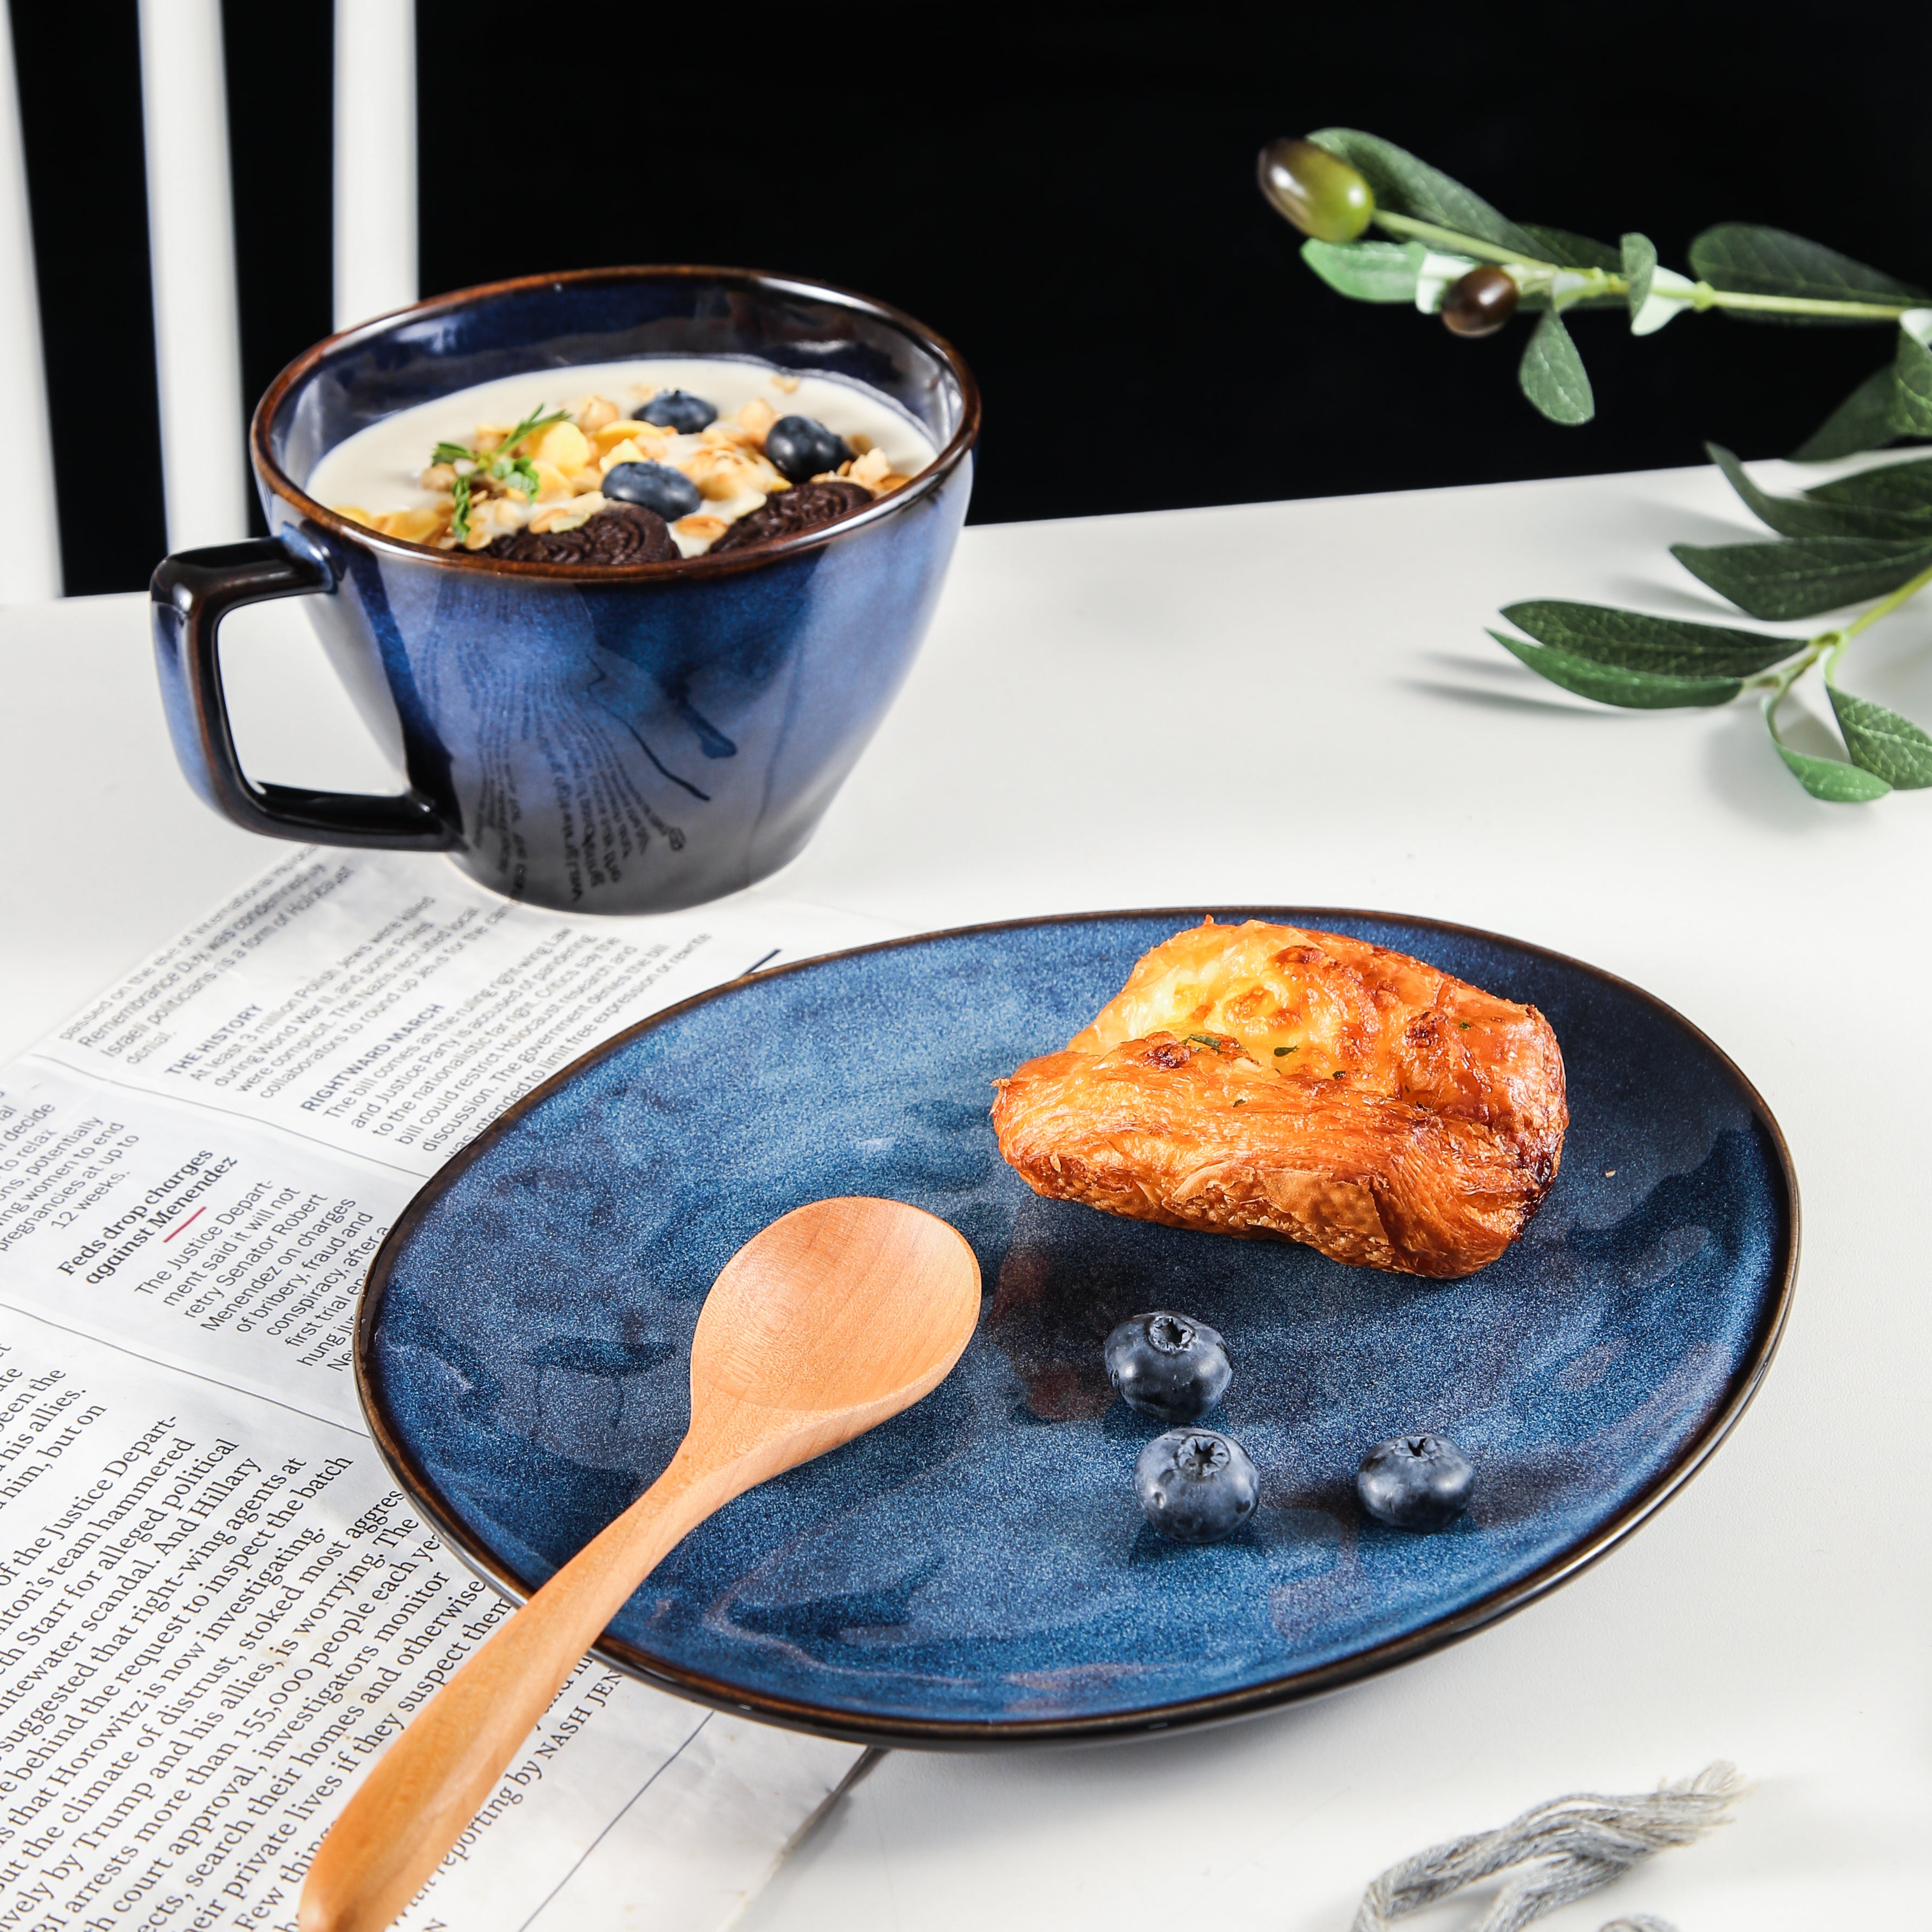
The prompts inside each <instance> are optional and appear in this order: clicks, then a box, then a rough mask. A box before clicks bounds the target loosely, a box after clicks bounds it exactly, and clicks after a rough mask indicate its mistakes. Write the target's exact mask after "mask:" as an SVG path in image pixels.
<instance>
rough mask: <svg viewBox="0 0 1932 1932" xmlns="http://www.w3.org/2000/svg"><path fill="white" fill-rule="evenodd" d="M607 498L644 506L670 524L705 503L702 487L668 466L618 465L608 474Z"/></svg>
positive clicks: (663, 464)
mask: <svg viewBox="0 0 1932 1932" xmlns="http://www.w3.org/2000/svg"><path fill="white" fill-rule="evenodd" d="M604 495H605V496H614V497H615V498H616V500H617V501H618V502H620V503H641V504H643V506H644V508H646V509H647V510H655V511H656V512H657V513H658V515H659V516H661V517H663V518H664V521H665V522H666V523H674V522H676V520H677V519H678V518H679V517H688V516H689V515H690V514H691V511H694V509H696V508H697V506H698V505H699V504H700V503H701V502H703V500H704V499H703V497H702V496H700V495H699V494H698V493H697V484H695V483H694V482H693V481H691V478H689V477H688V476H687V475H685V474H684V473H683V472H682V471H681V470H676V469H673V468H672V467H671V466H670V464H669V463H613V465H612V466H611V467H610V469H607V470H606V471H605V472H604Z"/></svg>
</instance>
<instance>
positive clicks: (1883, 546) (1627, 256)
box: [1262, 127, 1932, 804]
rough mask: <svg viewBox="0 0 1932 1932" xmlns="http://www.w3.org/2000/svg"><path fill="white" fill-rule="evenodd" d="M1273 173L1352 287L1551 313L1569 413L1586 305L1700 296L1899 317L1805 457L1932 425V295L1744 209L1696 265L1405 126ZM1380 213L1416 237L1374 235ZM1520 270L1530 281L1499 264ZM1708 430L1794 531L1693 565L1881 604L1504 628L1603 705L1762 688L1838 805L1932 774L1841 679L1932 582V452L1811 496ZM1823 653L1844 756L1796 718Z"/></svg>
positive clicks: (1783, 606)
mask: <svg viewBox="0 0 1932 1932" xmlns="http://www.w3.org/2000/svg"><path fill="white" fill-rule="evenodd" d="M1262 187H1263V190H1264V192H1265V193H1267V194H1268V199H1270V201H1271V202H1273V203H1274V205H1275V206H1276V208H1277V209H1278V210H1279V211H1281V212H1282V213H1283V214H1285V215H1286V216H1287V217H1288V218H1289V219H1290V220H1293V221H1294V222H1295V223H1296V224H1297V225H1298V226H1300V227H1301V228H1303V229H1304V231H1305V232H1307V233H1308V234H1309V236H1310V239H1309V240H1308V241H1307V242H1305V243H1304V245H1303V247H1302V251H1301V252H1302V256H1303V258H1304V260H1306V261H1307V263H1308V265H1309V266H1310V268H1312V269H1314V271H1315V272H1316V274H1317V275H1319V276H1320V277H1321V278H1322V280H1323V281H1325V282H1327V283H1328V285H1329V286H1330V287H1331V288H1334V289H1336V290H1339V291H1340V293H1343V295H1346V296H1352V297H1354V298H1355V299H1357V300H1358V301H1362V302H1414V303H1415V305H1416V306H1417V307H1418V308H1421V309H1423V310H1424V311H1426V312H1430V313H1434V312H1436V311H1442V313H1443V314H1444V317H1445V320H1447V321H1448V323H1450V326H1451V327H1452V328H1454V329H1457V330H1458V332H1460V333H1464V334H1472V335H1486V334H1490V333H1492V332H1493V331H1494V329H1497V328H1499V327H1501V326H1502V324H1503V323H1505V322H1506V321H1507V320H1508V317H1509V316H1510V314H1511V313H1512V312H1513V311H1514V310H1515V309H1517V308H1519V307H1520V308H1524V309H1527V310H1530V311H1536V312H1538V320H1537V322H1536V324H1535V327H1534V329H1532V332H1531V333H1530V337H1529V341H1528V343H1527V344H1526V346H1525V348H1524V350H1523V359H1522V362H1521V364H1520V367H1519V370H1518V380H1519V383H1520V386H1521V387H1522V389H1523V393H1524V395H1526V396H1527V397H1528V398H1529V401H1531V402H1532V404H1535V407H1537V408H1538V410H1541V413H1543V414H1544V416H1547V417H1548V418H1549V419H1550V420H1551V421H1552V422H1557V423H1560V424H1563V425H1566V426H1576V425H1581V424H1583V423H1586V422H1589V421H1590V420H1591V419H1592V417H1593V416H1595V413H1596V404H1595V398H1594V396H1593V395H1592V391H1591V388H1590V381H1589V376H1588V374H1586V371H1585V370H1584V368H1583V359H1582V357H1581V356H1580V354H1579V353H1578V352H1577V346H1576V343H1575V341H1574V339H1573V338H1572V337H1571V334H1570V332H1569V330H1568V327H1567V326H1566V325H1565V322H1564V320H1563V318H1564V315H1565V313H1566V312H1567V311H1569V310H1571V309H1572V308H1619V309H1622V310H1625V311H1626V312H1627V313H1628V317H1629V321H1630V326H1631V331H1632V332H1633V333H1634V334H1637V335H1649V334H1651V333H1652V332H1654V331H1655V330H1656V329H1659V328H1661V327H1662V326H1664V324H1665V323H1668V322H1670V321H1671V320H1674V318H1675V317H1676V316H1678V315H1679V314H1685V313H1686V312H1692V311H1695V312H1703V311H1711V310H1714V309H1715V310H1720V311H1726V312H1728V313H1730V314H1735V315H1736V316H1737V317H1739V319H1740V320H1745V321H1756V322H1771V323H1797V324H1810V325H1813V326H1819V325H1826V326H1852V327H1857V326H1883V327H1885V328H1888V329H1891V330H1892V331H1893V332H1894V339H1893V343H1892V356H1891V361H1890V362H1888V363H1887V364H1886V365H1885V366H1884V367H1882V368H1879V369H1876V370H1874V371H1873V372H1872V374H1870V376H1868V377H1866V379H1865V380H1864V381H1863V382H1862V383H1860V384H1859V385H1858V387H1857V388H1856V389H1854V390H1853V391H1852V393H1851V395H1849V396H1848V397H1846V398H1845V400H1844V401H1843V403H1841V404H1840V405H1839V406H1838V408H1837V409H1836V410H1834V411H1833V412H1832V414H1831V415H1830V416H1829V417H1827V418H1826V420H1825V422H1823V423H1822V424H1821V425H1820V426H1819V427H1818V428H1817V430H1816V431H1814V432H1813V434H1811V436H1810V437H1808V439H1807V440H1805V443H1803V444H1802V445H1801V446H1799V449H1797V450H1796V451H1795V452H1793V460H1794V461H1799V462H1808V461H1818V460H1825V459H1826V458H1835V457H1842V456H1849V455H1855V454H1857V453H1859V452H1864V451H1868V450H1876V449H1882V448H1884V447H1885V446H1887V445H1888V444H1891V443H1896V442H1897V441H1899V440H1900V439H1902V438H1907V437H1910V438H1922V437H1932V294H1928V293H1927V292H1926V291H1925V290H1922V289H1919V288H1918V287H1914V286H1913V285H1912V284H1910V283H1909V282H1903V281H1900V280H1898V279H1897V278H1896V277H1894V276H1892V275H1888V274H1886V273H1885V272H1883V271H1882V270H1879V269H1872V268H1868V267H1867V266H1865V265H1864V263H1860V262H1855V261H1853V260H1852V259H1851V258H1850V257H1849V256H1846V255H1841V254H1838V252H1837V251H1835V250H1834V249H1830V248H1825V247H1823V246H1822V245H1820V244H1819V243H1817V242H1808V241H1806V240H1805V239H1803V238H1802V236H1796V235H1791V234H1787V233H1785V232H1784V230H1783V229H1776V228H1766V227H1761V226H1755V225H1754V224H1751V223H1745V222H1726V223H1721V225H1720V226H1717V227H1715V228H1709V229H1706V230H1705V231H1704V233H1703V234H1701V235H1700V236H1698V237H1697V239H1696V240H1695V241H1694V242H1692V243H1691V251H1690V253H1691V268H1692V269H1693V270H1694V272H1695V274H1696V275H1697V280H1696V281H1691V279H1689V278H1687V277H1685V276H1682V275H1676V274H1673V272H1670V271H1669V270H1667V269H1662V268H1660V267H1659V266H1658V257H1657V250H1656V248H1655V246H1654V245H1652V243H1651V242H1650V241H1649V239H1647V238H1646V236H1642V235H1639V234H1630V235H1625V236H1623V237H1622V241H1621V243H1620V245H1619V246H1618V247H1617V248H1611V247H1610V245H1609V244H1608V243H1607V242H1596V241H1592V240H1591V239H1589V238H1588V237H1587V236H1577V235H1571V234H1569V233H1566V232H1565V231H1564V230H1562V229H1555V228H1541V227H1530V226H1520V225H1518V224H1517V223H1514V222H1512V221H1511V220H1508V219H1507V218H1506V217H1505V216H1503V215H1502V214H1499V212H1498V211H1496V209H1495V208H1492V207H1491V206H1490V204H1489V203H1488V202H1486V201H1484V200H1483V199H1481V197H1480V196H1477V195H1475V194H1473V193H1471V192H1470V190H1469V189H1467V188H1466V187H1463V185H1462V184H1461V183H1460V182H1459V181H1454V180H1452V179H1451V178H1450V177H1449V176H1448V175H1445V174H1443V173H1442V172H1439V170H1438V169H1434V168H1432V167H1430V166H1429V165H1428V164H1427V163H1426V162H1424V161H1421V160H1418V159H1417V158H1416V157H1415V156H1414V155H1413V154H1408V153H1406V152H1405V151H1403V149H1402V148H1398V147H1397V146H1395V145H1394V143H1393V142H1388V141H1384V140H1382V139H1379V137H1377V136H1375V135H1373V134H1365V133H1361V132H1359V131H1358V130H1355V129H1353V128H1347V127H1330V128H1325V129H1323V130H1322V131H1321V132H1320V133H1316V134H1312V135H1310V136H1309V137H1308V139H1307V141H1306V142H1275V143H1274V144H1272V145H1271V146H1270V147H1269V148H1266V149H1265V150H1263V152H1262ZM1371 224H1373V226H1377V227H1379V228H1381V229H1383V230H1384V231H1385V233H1388V234H1391V235H1394V236H1400V238H1402V239H1400V241H1399V242H1373V241H1366V240H1363V239H1360V238H1361V236H1363V235H1364V234H1365V233H1366V232H1367V229H1368V227H1369V226H1370V225H1371ZM1499 271H1500V272H1501V273H1502V275H1505V276H1506V277H1507V278H1508V287H1504V286H1502V285H1501V284H1499V281H1497V280H1496V278H1497V275H1498V272H1499ZM1706 449H1708V450H1709V454H1710V456H1711V459H1712V461H1713V462H1714V463H1716V464H1717V465H1718V468H1719V469H1721V471H1722V472H1723V473H1724V476H1725V478H1726V479H1727V481H1729V482H1730V484H1731V486H1732V487H1733V489H1734V490H1736V492H1737V493H1738V495H1739V497H1740V498H1741V499H1742V500H1743V502H1744V503H1745V506H1746V507H1747V508H1748V509H1749V510H1750V511H1751V513H1752V514H1753V515H1754V516H1755V517H1757V518H1758V520H1760V522H1761V523H1764V524H1765V525H1766V526H1767V527H1768V528H1769V529H1770V530H1771V531H1772V532H1773V540H1772V541H1768V542H1766V541H1760V542H1753V543H1739V544H1717V545H1704V544H1673V545H1672V546H1671V554H1672V555H1673V556H1674V557H1676V559H1677V560H1678V562H1680V563H1681V564H1682V565H1684V567H1685V569H1687V570H1688V571H1690V572H1691V574H1692V575H1693V576H1694V577H1697V579H1698V580H1699V581H1700V582H1701V583H1704V584H1706V586H1709V588H1710V589H1712V590H1715V592H1717V593H1718V595H1719V596H1721V597H1722V598H1724V599H1725V600H1726V601H1727V602H1729V603H1731V604H1735V605H1736V607H1738V608H1739V610H1742V611H1743V612H1744V613H1745V614H1746V615H1747V616H1751V617H1756V618H1759V619H1763V620H1766V621H1767V622H1786V621H1789V620H1790V619H1795V618H1802V617H1809V616H1819V615H1822V614H1823V613H1827V612H1830V611H1835V610H1843V609H1844V608H1846V607H1848V606H1851V605H1855V604H1864V605H1865V606H1866V608H1865V609H1864V610H1862V611H1861V612H1860V613H1859V614H1858V615H1857V616H1854V617H1853V618H1852V619H1850V620H1849V622H1846V623H1843V624H1841V625H1836V626H1835V627H1833V628H1831V629H1829V630H1824V631H1817V632H1816V633H1815V634H1812V635H1811V636H1808V637H1789V636H1787V637H1778V636H1770V635H1767V634H1764V633H1763V632H1761V631H1743V630H1733V629H1730V628H1725V627H1724V626H1722V625H1715V624H1702V623H1693V622H1687V621H1685V620H1684V619H1679V618H1668V617H1654V616H1646V615H1645V614H1643V613H1640V612H1638V611H1634V610H1619V609H1615V608H1613V607H1610V606H1607V605H1604V604H1574V603H1565V602H1562V601H1550V600H1539V601H1529V602H1525V603H1520V604H1510V605H1508V606H1507V607H1505V610H1504V611H1503V613H1502V614H1503V616H1505V618H1507V619H1508V620H1509V622H1511V624H1512V625H1514V626H1515V627H1516V629H1517V631H1520V632H1523V633H1524V634H1525V636H1523V637H1519V636H1514V635H1511V634H1508V633H1507V632H1505V631H1495V630H1493V631H1490V636H1491V637H1494V638H1495V639H1496V642H1497V643H1499V644H1501V645H1502V646H1503V648H1504V649H1505V650H1507V651H1508V652H1511V654H1512V655H1514V656H1515V657H1517V658H1519V659H1520V661H1522V662H1523V664H1526V665H1527V666H1528V667H1529V668H1530V669H1531V670H1533V671H1535V673H1537V674H1538V676H1541V677H1544V678H1547V679H1548V680H1549V681H1550V682H1551V683H1553V684H1556V685H1561V686H1562V688H1564V689H1565V690H1566V691H1574V692H1575V693H1576V694H1577V695H1578V696H1580V697H1588V698H1591V699H1592V700H1595V701H1596V702H1598V703H1604V704H1613V705H1618V706H1623V707H1624V708H1625V709H1634V710H1665V709H1682V708H1687V707H1710V706H1718V705H1724V704H1727V703H1731V702H1732V701H1733V700H1735V699H1736V698H1737V697H1740V696H1741V695H1742V694H1746V693H1751V694H1762V697H1763V706H1764V717H1765V723H1766V727H1767V729H1768V730H1769V733H1770V736H1771V739H1772V743H1773V745H1775V747H1776V748H1777V750H1778V754H1779V756H1780V757H1781V758H1782V759H1783V760H1784V763H1785V765H1786V766H1787V768H1788V769H1790V772H1791V773H1792V775H1793V777H1795V778H1796V779H1797V780H1798V781H1799V784H1802V786H1803V787H1805V790H1807V791H1808V792H1809V793H1811V795H1812V796H1813V797H1814V798H1817V799H1824V800H1826V802H1829V803H1832V804H1862V803H1867V802H1870V800H1872V799H1877V798H1882V797H1883V796H1885V794H1886V793H1888V792H1890V791H1895V790H1896V791H1904V790H1923V789H1925V788H1927V787H1932V736H1927V733H1925V732H1924V731H1922V730H1920V728H1919V727H1918V726H1917V725H1916V724H1913V723H1912V721H1910V720H1909V718H1903V717H1901V716H1900V715H1899V714H1898V713H1897V712H1894V711H1891V710H1888V709H1886V708H1885V706H1883V705H1881V704H1876V703H1873V701H1872V700H1870V699H1869V698H1864V697H1858V696H1856V695H1855V694H1853V693H1852V692H1850V691H1846V690H1845V689H1844V688H1843V687H1842V686H1841V685H1840V683H1839V682H1838V670H1839V665H1840V663H1841V660H1842V659H1843V656H1844V654H1845V652H1846V648H1847V647H1848V646H1849V645H1850V643H1852V640H1853V639H1855V637H1858V636H1859V635H1860V634H1862V633H1863V632H1864V631H1867V630H1868V629H1870V627H1871V626H1872V625H1874V624H1876V623H1877V622H1879V621H1880V620H1881V619H1884V618H1885V617H1888V616H1891V614H1892V613H1893V612H1894V611H1896V610H1898V609H1899V608H1900V607H1901V606H1902V605H1903V604H1906V602H1908V601H1909V600H1910V599H1911V598H1914V597H1915V596H1916V595H1918V593H1919V592H1921V590H1924V589H1925V588H1926V587H1927V586H1928V585H1929V584H1932V458H1927V457H1921V458H1914V459H1912V460H1903V461H1898V462H1894V463H1888V464H1885V465H1884V466H1881V467H1878V468H1875V469H1866V470H1864V471H1862V472H1860V473H1859V474H1858V475H1852V476H1842V477H1839V478H1836V479H1835V480H1833V481H1829V482H1825V483H1820V484H1817V485H1815V486H1814V487H1811V488H1810V489H1808V490H1805V491H1803V492H1802V493H1801V494H1800V495H1798V496H1778V495H1773V494H1772V493H1769V492H1767V491H1766V490H1763V489H1762V488H1760V487H1759V485H1758V484H1757V483H1755V482H1754V481H1753V480H1752V478H1751V476H1750V475H1748V473H1747V472H1746V471H1745V467H1744V466H1743V465H1742V463H1740V462H1739V460H1738V459H1737V458H1736V457H1735V456H1734V455H1732V453H1731V452H1730V451H1729V450H1727V449H1720V448H1719V447H1718V446H1716V445H1715V444H1707V445H1706ZM1526 637H1527V638H1528V639H1529V640H1533V641H1526V640H1525V639H1526ZM1814 667H1818V668H1819V673H1820V679H1821V681H1822V682H1823V685H1824V688H1825V693H1826V697H1827V699H1828V700H1829V703H1830V704H1831V707H1832V715H1833V716H1834V718H1835V719H1836V720H1837V722H1838V731H1839V735H1840V736H1841V738H1842V739H1843V742H1844V746H1845V751H1846V757H1844V758H1843V759H1839V758H1823V757H1814V756H1813V755H1811V754H1810V753H1808V752H1803V751H1796V750H1795V749H1793V747H1792V746H1791V745H1789V744H1787V742H1785V739H1784V733H1783V732H1782V731H1781V729H1780V725H1779V718H1780V714H1781V711H1782V709H1783V707H1784V703H1785V700H1786V699H1787V697H1789V696H1790V693H1791V691H1792V688H1793V685H1795V684H1796V682H1798V680H1799V679H1800V678H1802V676H1805V673H1807V672H1808V671H1809V670H1811V669H1813V668H1814Z"/></svg>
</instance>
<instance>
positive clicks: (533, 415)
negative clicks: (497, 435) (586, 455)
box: [492, 403, 570, 463]
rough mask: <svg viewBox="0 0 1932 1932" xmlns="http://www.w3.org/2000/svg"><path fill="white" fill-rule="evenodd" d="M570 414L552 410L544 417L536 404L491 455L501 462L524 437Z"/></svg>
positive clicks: (546, 427)
mask: <svg viewBox="0 0 1932 1932" xmlns="http://www.w3.org/2000/svg"><path fill="white" fill-rule="evenodd" d="M569 413H570V412H569V411H568V410H551V411H550V413H549V414H548V415H547V416H546V415H545V414H544V406H543V405H542V404H541V403H539V404H538V405H537V406H536V407H535V409H533V410H531V412H530V413H529V415H528V416H526V417H524V419H523V421H522V422H520V423H519V424H517V426H516V428H514V429H513V430H511V432H510V433H509V434H508V436H506V437H504V439H503V440H502V442H501V443H499V444H497V446H496V449H495V450H494V451H493V452H492V454H493V455H494V456H495V457H496V460H497V461H498V462H499V463H500V462H502V460H503V459H504V458H505V457H506V456H508V455H509V453H510V452H511V450H513V449H515V448H516V446H517V444H518V443H521V442H522V441H523V439H524V437H526V436H534V435H535V434H536V433H537V431H538V430H540V429H548V428H550V425H551V424H552V423H560V422H562V421H563V419H564V418H565V416H568V414H569Z"/></svg>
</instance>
